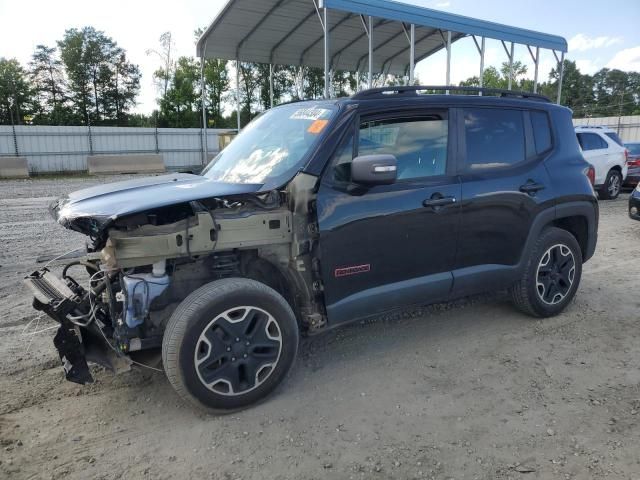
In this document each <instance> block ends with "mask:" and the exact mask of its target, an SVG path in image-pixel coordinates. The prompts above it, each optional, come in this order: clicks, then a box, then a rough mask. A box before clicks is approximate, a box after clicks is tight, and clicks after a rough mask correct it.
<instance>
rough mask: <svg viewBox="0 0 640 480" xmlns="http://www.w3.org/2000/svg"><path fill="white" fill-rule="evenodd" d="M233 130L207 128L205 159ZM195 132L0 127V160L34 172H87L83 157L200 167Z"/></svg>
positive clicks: (198, 133)
mask: <svg viewBox="0 0 640 480" xmlns="http://www.w3.org/2000/svg"><path fill="white" fill-rule="evenodd" d="M233 134H235V130H220V129H207V147H208V151H209V154H210V155H209V157H211V154H214V153H217V152H218V151H219V150H220V149H221V148H223V147H224V146H225V145H226V144H227V143H228V141H229V140H230V138H231V136H232V135H233ZM202 151H203V135H202V130H200V129H199V128H158V129H156V128H134V127H91V128H89V127H49V126H25V125H19V126H16V127H11V126H0V157H2V156H11V157H18V156H19V157H27V161H28V164H29V171H30V172H31V173H32V174H37V173H55V172H78V171H84V170H87V155H119V154H122V155H131V154H136V153H159V154H161V155H162V157H163V159H164V163H165V165H166V167H167V169H168V170H191V169H196V168H201V167H202V165H203V155H202Z"/></svg>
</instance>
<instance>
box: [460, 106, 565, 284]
mask: <svg viewBox="0 0 640 480" xmlns="http://www.w3.org/2000/svg"><path fill="white" fill-rule="evenodd" d="M459 118H460V122H459V129H460V130H461V131H462V133H461V153H460V155H459V160H460V161H459V165H458V171H459V173H460V179H461V182H462V201H461V205H460V215H461V229H460V237H459V240H458V250H457V254H456V261H455V265H454V270H453V275H454V295H456V296H458V295H467V294H470V293H474V292H477V291H482V290H494V289H496V288H502V287H503V286H506V285H508V284H510V283H511V282H512V280H513V277H514V275H515V271H516V265H517V264H518V263H519V262H520V259H521V257H522V255H523V250H524V244H525V242H526V240H527V237H528V234H529V230H530V228H531V226H532V223H533V220H534V219H535V217H536V215H537V214H538V212H539V211H541V210H543V209H545V208H548V207H550V206H552V204H553V199H552V197H551V191H550V188H549V187H550V185H549V177H548V174H547V170H546V168H545V166H544V164H543V160H544V158H545V156H546V155H547V154H548V153H549V152H550V151H551V149H552V134H551V129H550V123H549V117H548V115H547V113H546V112H545V111H535V112H533V111H532V112H529V111H526V110H519V109H516V108H512V109H510V108H491V107H470V108H463V109H460V111H459ZM534 129H535V135H534Z"/></svg>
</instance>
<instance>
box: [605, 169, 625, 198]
mask: <svg viewBox="0 0 640 480" xmlns="http://www.w3.org/2000/svg"><path fill="white" fill-rule="evenodd" d="M620 190H622V173H620V172H619V171H618V170H609V173H608V174H607V178H606V179H605V181H604V185H602V188H601V189H600V198H602V199H603V200H615V199H616V198H618V195H620Z"/></svg>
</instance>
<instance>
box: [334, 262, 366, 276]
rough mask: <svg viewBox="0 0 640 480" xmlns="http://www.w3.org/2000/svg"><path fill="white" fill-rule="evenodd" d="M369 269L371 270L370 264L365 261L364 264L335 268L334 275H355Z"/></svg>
mask: <svg viewBox="0 0 640 480" xmlns="http://www.w3.org/2000/svg"><path fill="white" fill-rule="evenodd" d="M370 271H371V264H370V263H367V264H364V265H354V266H353V267H342V268H336V269H335V272H334V276H335V277H336V278H339V277H347V276H349V275H356V274H358V273H367V272H370Z"/></svg>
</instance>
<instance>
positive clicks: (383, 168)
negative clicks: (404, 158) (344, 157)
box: [351, 154, 398, 185]
mask: <svg viewBox="0 0 640 480" xmlns="http://www.w3.org/2000/svg"><path fill="white" fill-rule="evenodd" d="M397 175H398V160H397V159H396V157H395V156H393V155H390V154H384V155H361V156H359V157H356V158H354V159H353V161H352V162H351V181H353V182H354V183H361V184H365V185H389V184H390V183H394V182H395V181H396V178H397Z"/></svg>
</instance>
